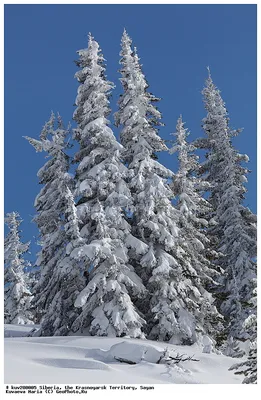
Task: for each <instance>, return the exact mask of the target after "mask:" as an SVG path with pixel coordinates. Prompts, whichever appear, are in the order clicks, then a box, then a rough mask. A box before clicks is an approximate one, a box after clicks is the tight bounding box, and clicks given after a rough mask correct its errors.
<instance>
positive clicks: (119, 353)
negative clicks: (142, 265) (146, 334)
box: [108, 341, 162, 363]
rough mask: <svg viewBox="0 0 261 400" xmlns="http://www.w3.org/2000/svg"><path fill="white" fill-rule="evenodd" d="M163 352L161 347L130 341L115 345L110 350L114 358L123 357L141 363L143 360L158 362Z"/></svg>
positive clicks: (109, 352)
mask: <svg viewBox="0 0 261 400" xmlns="http://www.w3.org/2000/svg"><path fill="white" fill-rule="evenodd" d="M161 354H162V349H161V348H156V347H154V346H150V345H148V344H141V343H129V342H127V341H124V342H122V343H117V344H115V345H113V346H112V347H111V349H110V350H109V351H108V355H110V356H111V357H112V359H114V360H115V358H122V359H126V360H129V361H132V362H135V363H139V362H141V361H142V360H143V361H147V362H150V363H156V362H157V361H158V360H159V358H160V356H161Z"/></svg>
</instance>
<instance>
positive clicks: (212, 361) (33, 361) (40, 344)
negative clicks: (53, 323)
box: [4, 325, 242, 384]
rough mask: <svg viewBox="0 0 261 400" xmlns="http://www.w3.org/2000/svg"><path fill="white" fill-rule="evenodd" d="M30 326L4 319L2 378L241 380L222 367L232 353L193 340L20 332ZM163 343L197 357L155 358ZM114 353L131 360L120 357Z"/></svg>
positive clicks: (31, 381)
mask: <svg viewBox="0 0 261 400" xmlns="http://www.w3.org/2000/svg"><path fill="white" fill-rule="evenodd" d="M32 328H33V326H28V325H27V326H26V325H5V346H4V347H5V378H4V380H5V383H6V384H8V383H14V384H17V383H20V384H35V383H38V384H40V383H45V384H47V383H50V384H54V383H56V384H59V383H60V384H66V383H67V384H68V383H71V384H77V383H78V384H84V383H89V384H98V383H101V384H108V383H111V384H113V383H115V384H116V383H131V384H140V383H144V384H159V383H164V384H166V383H170V384H174V383H181V384H184V383H241V382H242V377H241V376H237V375H235V374H234V373H233V371H228V368H229V367H230V366H231V365H232V364H234V363H235V362H236V360H235V359H233V358H230V357H225V356H223V355H217V354H205V353H202V350H201V349H199V348H198V347H195V346H176V345H167V344H166V343H161V342H153V341H149V340H141V339H125V338H107V337H86V336H66V337H26V336H27V335H28V333H29V332H30V331H31V329H32ZM166 347H168V349H169V351H170V352H173V353H172V354H177V353H179V354H187V355H188V356H192V355H194V358H196V359H198V360H199V361H185V362H181V363H179V364H177V365H173V366H169V365H166V364H156V363H155V362H156V361H157V360H158V359H159V356H160V354H161V352H162V350H163V349H165V348H166ZM114 357H116V358H125V359H128V360H131V361H133V362H136V363H137V364H134V365H130V364H124V363H120V362H119V361H117V360H115V358H114ZM142 358H143V359H142ZM141 359H142V360H141Z"/></svg>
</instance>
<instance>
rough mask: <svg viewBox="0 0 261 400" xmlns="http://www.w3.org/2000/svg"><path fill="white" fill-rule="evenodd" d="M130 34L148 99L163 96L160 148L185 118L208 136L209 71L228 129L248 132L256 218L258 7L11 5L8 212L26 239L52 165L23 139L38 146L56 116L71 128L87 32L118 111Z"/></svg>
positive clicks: (165, 159) (194, 131) (239, 143)
mask: <svg viewBox="0 0 261 400" xmlns="http://www.w3.org/2000/svg"><path fill="white" fill-rule="evenodd" d="M124 27H125V28H126V29H127V32H128V33H129V35H130V36H131V37H132V39H133V43H134V45H135V46H137V48H138V54H139V56H140V58H141V62H142V64H143V70H144V73H145V75H146V78H147V80H148V82H149V84H150V90H151V92H152V93H153V94H155V95H156V96H159V97H162V101H161V102H160V103H159V108H160V110H161V111H162V114H163V120H164V123H165V125H166V126H165V127H163V128H161V132H160V133H161V135H162V137H163V138H164V139H169V138H170V136H169V134H170V133H171V132H173V131H175V126H176V120H177V118H178V116H179V115H180V114H181V113H182V115H183V119H184V120H185V121H186V123H187V127H188V128H189V129H190V131H191V139H194V138H196V137H199V136H202V130H201V120H202V118H203V117H204V116H205V110H204V107H203V104H202V96H201V90H202V88H203V85H204V81H205V78H206V76H207V70H206V66H208V65H209V66H210V68H211V73H212V77H213V80H214V82H215V83H216V85H217V86H218V87H219V89H220V90H221V91H222V96H223V98H224V100H225V102H226V105H227V109H228V111H229V114H230V122H231V126H232V127H233V128H239V127H244V131H243V133H241V135H240V136H239V137H238V138H236V139H235V146H236V147H237V149H238V150H239V151H240V152H243V153H247V154H248V155H249V157H250V163H249V164H248V166H249V168H250V169H251V170H252V173H251V174H250V176H249V183H248V194H247V199H246V204H247V205H249V207H250V208H251V209H252V210H253V211H254V212H256V129H257V127H256V6H255V5H226V4H225V5H175V4H173V5H133V4H132V5H5V212H11V211H18V212H19V213H20V215H21V217H22V218H23V220H24V222H23V224H22V230H23V239H24V240H30V239H32V237H33V236H37V233H38V231H37V228H36V226H35V224H33V223H31V219H32V216H33V215H34V214H35V210H34V207H33V203H34V199H35V196H36V195H37V194H38V192H39V190H40V185H39V184H38V178H37V175H36V174H37V171H38V170H39V168H40V167H41V166H42V165H43V163H44V162H45V161H46V160H45V159H44V155H43V154H41V153H36V152H35V150H34V149H33V147H32V146H30V145H29V143H28V142H27V141H26V140H25V139H23V138H22V136H24V135H27V136H32V137H35V138H37V137H38V136H39V134H40V130H41V127H42V125H43V124H44V122H45V121H46V120H47V119H48V118H49V115H50V111H51V110H53V111H54V112H56V111H59V112H60V114H61V115H62V117H63V119H64V122H68V121H71V118H72V114H73V111H74V106H73V104H74V101H75V97H76V91H77V86H78V85H77V81H76V79H74V74H75V72H76V71H77V67H76V66H75V64H74V62H73V61H74V60H75V59H77V54H76V51H77V50H78V49H81V48H84V47H86V46H87V35H88V32H91V33H92V35H93V36H94V37H95V39H96V40H97V41H98V42H99V44H100V46H101V48H102V50H103V54H104V56H105V58H106V60H107V76H108V79H109V80H111V81H113V82H114V83H115V84H116V89H115V90H114V91H113V97H112V99H111V107H112V110H113V112H114V111H115V110H116V102H117V98H118V95H119V93H121V85H120V82H119V74H118V72H117V70H118V69H119V51H120V40H121V35H122V32H123V28H124ZM111 120H112V118H111ZM115 134H116V135H118V132H117V130H115ZM160 161H161V162H162V163H163V164H165V165H166V166H167V167H168V168H170V169H173V170H174V171H175V170H176V159H175V157H174V156H169V155H168V154H164V155H162V156H160ZM32 250H33V252H34V251H35V246H33V248H32ZM32 258H33V255H32Z"/></svg>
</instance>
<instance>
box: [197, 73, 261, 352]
mask: <svg viewBox="0 0 261 400" xmlns="http://www.w3.org/2000/svg"><path fill="white" fill-rule="evenodd" d="M203 95H204V101H205V107H206V110H207V117H206V118H205V119H204V120H203V128H204V131H205V133H206V135H207V137H206V138H203V139H198V140H197V141H196V143H195V144H196V145H197V147H199V148H203V149H207V155H206V162H205V163H203V165H202V167H201V173H202V174H203V175H204V174H205V176H204V178H205V179H206V181H207V182H209V183H210V185H211V189H210V196H209V202H210V204H211V205H212V214H210V215H209V219H211V220H210V221H213V222H214V223H213V225H212V228H210V229H209V231H208V233H209V238H210V240H211V242H212V245H213V248H214V249H215V250H217V251H218V252H219V254H220V255H219V257H218V260H217V261H218V264H219V265H220V266H221V267H222V269H223V270H224V271H225V273H224V275H223V276H222V279H221V281H220V282H221V284H222V285H221V290H219V291H218V292H219V293H218V297H219V309H220V311H221V313H222V314H223V315H224V316H225V319H226V321H227V336H228V343H234V340H236V339H239V340H246V339H248V337H249V335H248V333H247V331H246V329H245V328H244V327H243V323H244V321H245V319H246V318H247V317H248V316H249V315H250V314H252V312H253V310H252V306H251V302H250V299H251V293H252V292H253V289H254V287H255V284H256V283H255V282H256V279H255V278H256V265H255V261H254V257H255V255H256V223H255V222H256V218H255V215H253V214H252V213H251V211H250V210H249V209H248V208H246V207H244V205H243V204H242V203H243V200H244V194H245V193H246V188H245V186H244V183H245V182H247V178H246V176H245V174H246V173H247V172H248V170H247V169H246V168H245V167H243V166H242V162H247V161H248V157H247V156H246V155H242V154H239V153H238V152H237V151H236V150H235V149H234V147H233V145H232V138H233V136H235V135H236V134H237V133H238V132H239V131H233V130H231V129H230V127H229V118H228V114H227V110H226V108H225V103H224V101H223V100H222V98H221V95H220V91H219V90H218V89H217V88H216V86H215V85H214V83H213V81H212V78H211V76H210V73H209V77H208V79H207V81H206V87H205V88H204V90H203ZM229 347H231V346H230V345H229V346H228V348H227V352H229V351H230V350H231V351H230V353H229V354H231V355H235V354H233V349H232V348H231V349H230V350H229ZM232 347H233V346H232Z"/></svg>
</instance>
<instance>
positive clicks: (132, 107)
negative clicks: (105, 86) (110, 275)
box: [115, 31, 202, 344]
mask: <svg viewBox="0 0 261 400" xmlns="http://www.w3.org/2000/svg"><path fill="white" fill-rule="evenodd" d="M131 43H132V42H131V39H130V38H129V36H128V35H127V33H126V31H124V33H123V37H122V50H121V53H120V55H121V61H120V63H121V65H122V69H121V71H120V72H121V75H122V78H121V82H122V86H123V90H124V93H123V94H122V95H121V97H120V99H119V102H118V104H119V111H118V112H117V113H116V114H115V123H116V125H117V126H121V128H122V130H121V134H120V138H121V142H122V144H123V146H124V147H125V149H126V151H125V152H124V161H125V162H126V164H127V166H128V172H129V174H128V185H129V188H130V190H131V194H132V197H133V201H134V213H133V217H132V232H133V235H134V236H135V237H136V238H138V239H139V240H142V241H143V242H145V243H146V244H147V245H148V251H147V252H146V254H145V255H144V256H142V257H139V258H136V257H135V256H133V255H132V254H131V253H130V254H131V259H132V264H133V265H135V269H136V271H137V273H138V274H139V276H140V277H141V278H142V280H143V283H144V285H145V286H146V288H147V289H148V291H149V295H148V296H147V297H146V301H143V302H142V304H139V303H137V304H138V305H139V307H140V309H141V310H142V312H143V314H144V315H146V318H147V321H148V329H147V332H148V337H149V338H151V339H155V340H165V341H168V340H171V341H172V342H173V343H187V344H191V343H194V342H195V341H197V340H198V336H199V333H200V332H201V331H202V328H201V326H200V325H199V321H198V320H197V318H196V317H195V312H194V311H195V310H196V309H197V308H198V306H197V304H196V302H195V301H194V298H195V297H196V296H197V295H198V293H196V288H195V293H194V294H193V295H192V298H191V299H190V298H189V295H191V294H192V292H193V290H194V288H192V289H191V288H190V287H189V285H191V282H190V280H189V279H188V278H186V277H185V276H184V275H183V270H182V264H183V262H184V255H185V252H184V250H183V249H182V248H181V246H180V245H179V241H180V239H179V235H180V231H179V229H178V227H177V225H178V223H179V211H178V210H176V209H175V208H174V207H173V206H172V204H171V200H172V198H173V192H172V191H171V189H170V188H169V185H168V184H167V181H168V178H169V177H171V176H173V173H172V172H171V171H170V170H168V169H167V168H165V167H164V166H163V165H161V164H160V163H159V162H158V161H157V160H156V159H155V158H156V157H155V153H156V152H160V151H164V150H165V151H166V150H167V147H166V146H165V144H164V142H163V140H162V139H161V138H160V136H159V135H158V129H157V127H158V126H159V125H160V124H161V123H160V118H161V114H160V112H159V111H158V110H157V109H156V108H155V107H154V105H153V102H155V101H157V100H159V99H157V98H156V97H155V96H153V95H152V94H151V93H149V92H148V91H147V89H148V84H147V82H146V80H145V77H144V74H143V72H142V70H141V66H140V64H139V59H138V56H137V51H136V49H135V50H134V51H132V48H131ZM184 240H185V239H184Z"/></svg>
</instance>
